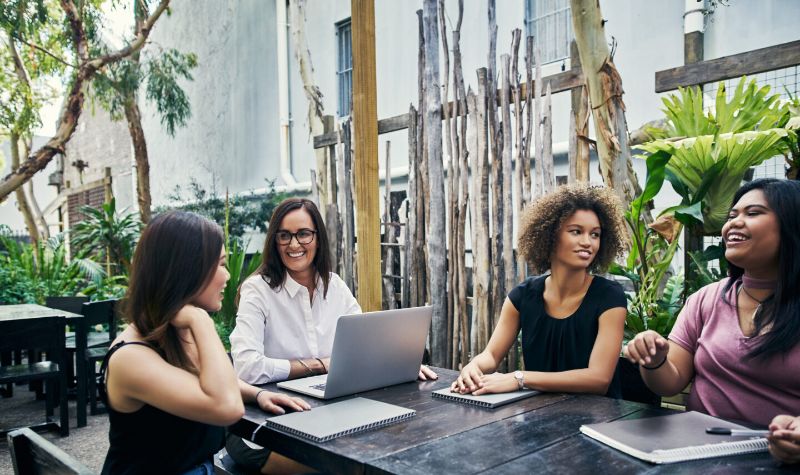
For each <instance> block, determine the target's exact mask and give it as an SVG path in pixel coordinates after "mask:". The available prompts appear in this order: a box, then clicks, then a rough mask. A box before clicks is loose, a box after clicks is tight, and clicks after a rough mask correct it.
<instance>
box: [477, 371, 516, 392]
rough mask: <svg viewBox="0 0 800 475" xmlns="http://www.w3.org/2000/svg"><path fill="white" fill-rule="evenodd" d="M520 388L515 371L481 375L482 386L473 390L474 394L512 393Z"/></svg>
mask: <svg viewBox="0 0 800 475" xmlns="http://www.w3.org/2000/svg"><path fill="white" fill-rule="evenodd" d="M517 389H519V383H518V382H517V379H516V378H515V377H514V373H492V374H487V375H484V376H483V377H481V387H480V389H478V390H477V391H473V392H472V395H473V396H480V395H481V394H498V393H510V392H511V391H516V390H517Z"/></svg>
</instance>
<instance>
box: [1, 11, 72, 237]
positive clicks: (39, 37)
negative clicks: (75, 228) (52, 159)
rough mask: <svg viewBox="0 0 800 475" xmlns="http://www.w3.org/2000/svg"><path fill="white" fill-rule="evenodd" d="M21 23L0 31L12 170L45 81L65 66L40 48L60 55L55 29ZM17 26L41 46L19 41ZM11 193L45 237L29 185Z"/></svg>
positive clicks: (34, 123) (23, 150)
mask: <svg viewBox="0 0 800 475" xmlns="http://www.w3.org/2000/svg"><path fill="white" fill-rule="evenodd" d="M6 8H9V5H8V4H3V5H2V6H0V12H3V13H2V14H4V15H5V14H6V13H5V11H4V9H6ZM20 23H21V22H13V23H12V22H8V23H4V24H3V25H2V29H0V70H1V71H2V75H0V137H2V138H3V139H5V140H7V141H8V142H9V145H10V151H11V169H12V170H16V169H17V168H18V167H19V165H20V161H21V157H26V156H27V155H28V152H29V151H30V149H31V145H32V141H33V131H34V130H35V129H36V128H37V127H39V126H40V125H41V117H40V115H39V110H40V108H41V107H42V105H43V104H44V103H46V102H48V101H49V100H52V99H53V97H54V94H55V91H54V89H53V87H52V86H51V85H50V84H51V82H52V81H53V80H54V79H56V78H57V77H59V76H61V75H62V74H63V70H64V64H63V63H61V62H59V61H57V60H56V59H55V58H54V56H50V55H47V54H45V53H44V52H43V50H44V48H46V50H47V51H55V52H58V53H59V54H60V53H61V52H62V51H63V48H62V46H61V45H62V42H61V41H60V39H59V38H58V36H57V35H56V34H54V33H55V32H54V31H53V30H52V29H48V28H46V27H36V26H35V25H32V24H28V25H26V24H20ZM17 30H22V31H23V33H24V34H25V36H27V37H28V38H29V39H30V40H31V41H32V42H33V43H32V44H38V45H44V48H41V49H36V48H32V47H29V46H28V44H26V43H23V42H21V41H20V40H19V37H20V34H19V31H17ZM0 165H2V163H0ZM29 185H30V184H29ZM15 194H16V199H17V205H18V207H19V209H20V212H21V213H22V215H23V217H24V219H25V224H26V227H27V228H28V233H29V234H30V236H31V238H32V239H33V241H38V240H39V238H40V236H42V237H44V238H47V237H49V233H48V228H47V224H46V223H44V219H43V218H42V216H41V211H39V206H38V204H37V202H36V198H35V196H34V194H33V187H32V186H29V188H28V193H27V195H26V193H25V191H24V189H23V188H22V187H19V188H17V189H16V190H15Z"/></svg>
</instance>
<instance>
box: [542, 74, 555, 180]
mask: <svg viewBox="0 0 800 475" xmlns="http://www.w3.org/2000/svg"><path fill="white" fill-rule="evenodd" d="M550 96H551V94H550V84H548V85H547V92H545V95H544V110H543V111H542V183H544V190H542V191H543V192H544V193H550V192H552V191H553V190H554V189H555V186H556V176H555V172H554V171H553V108H552V103H551V97H550Z"/></svg>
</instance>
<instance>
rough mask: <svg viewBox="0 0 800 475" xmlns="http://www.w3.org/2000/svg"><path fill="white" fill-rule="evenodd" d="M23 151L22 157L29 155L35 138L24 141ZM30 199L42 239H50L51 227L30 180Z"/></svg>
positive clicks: (28, 196) (28, 195)
mask: <svg viewBox="0 0 800 475" xmlns="http://www.w3.org/2000/svg"><path fill="white" fill-rule="evenodd" d="M22 147H23V148H22V151H21V153H20V156H21V157H27V156H28V153H29V152H30V150H31V148H32V147H33V138H32V137H28V138H26V139H25V140H23V141H22ZM27 198H28V201H29V203H30V205H31V211H32V213H33V219H34V221H35V222H37V223H38V224H39V233H40V236H41V238H42V239H49V238H50V228H49V227H48V226H47V220H45V219H44V215H43V214H42V209H41V208H40V207H39V202H38V201H37V200H36V193H35V192H34V191H33V182H32V181H29V182H28V193H27Z"/></svg>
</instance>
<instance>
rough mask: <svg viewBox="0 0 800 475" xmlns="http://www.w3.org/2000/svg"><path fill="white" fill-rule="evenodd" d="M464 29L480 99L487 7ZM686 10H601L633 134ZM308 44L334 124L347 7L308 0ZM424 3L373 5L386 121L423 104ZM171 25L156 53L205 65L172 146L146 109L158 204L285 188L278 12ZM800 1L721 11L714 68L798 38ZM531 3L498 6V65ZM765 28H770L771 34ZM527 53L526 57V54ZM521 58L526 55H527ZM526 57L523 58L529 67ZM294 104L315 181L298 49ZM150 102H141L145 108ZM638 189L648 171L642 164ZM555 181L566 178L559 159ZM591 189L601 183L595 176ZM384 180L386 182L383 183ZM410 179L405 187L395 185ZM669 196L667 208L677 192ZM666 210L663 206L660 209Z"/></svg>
mask: <svg viewBox="0 0 800 475" xmlns="http://www.w3.org/2000/svg"><path fill="white" fill-rule="evenodd" d="M465 3H466V5H465V6H466V9H467V10H466V11H465V13H464V20H463V25H462V42H461V49H462V52H463V55H464V61H463V71H464V77H465V80H466V82H467V86H468V87H472V88H473V89H475V88H476V75H475V71H476V69H477V68H479V67H483V66H485V65H486V56H487V51H488V33H487V22H486V13H487V1H486V0H470V1H469V2H465ZM684 3H685V2H682V1H678V0H672V1H666V2H665V1H661V0H642V1H633V0H629V1H619V0H601V8H602V10H603V14H604V18H606V19H607V20H608V22H607V23H606V32H607V35H608V38H609V42H611V40H612V38H613V39H614V41H615V51H616V55H615V58H614V60H615V64H616V66H617V68H618V70H619V72H620V74H621V76H622V80H623V87H624V89H625V95H624V97H623V99H624V101H625V105H626V117H627V121H628V127H629V129H631V130H633V129H636V128H638V127H639V126H640V125H642V124H643V123H645V122H647V121H649V120H652V119H656V118H659V117H662V113H661V111H660V108H661V95H658V94H655V93H654V83H655V72H656V71H659V70H663V69H667V68H671V67H676V66H680V65H682V64H683V12H684ZM306 5H307V11H306V14H307V24H306V35H307V40H308V45H309V49H310V51H311V57H312V62H313V66H314V82H315V83H316V84H317V86H319V88H320V90H321V92H322V94H323V103H324V110H325V113H326V114H331V115H333V114H335V113H336V110H337V104H336V100H337V84H336V60H337V58H336V54H337V51H336V36H335V34H336V29H335V24H336V23H337V22H339V21H341V20H344V19H346V18H348V17H350V2H349V1H348V0H308V1H307V4H306ZM421 7H422V1H420V0H417V1H402V2H398V1H396V0H376V2H375V9H376V18H375V26H376V62H377V87H378V104H377V108H378V117H379V118H386V117H391V116H394V115H398V114H403V113H405V112H407V111H408V107H409V104H411V103H416V102H417V97H418V91H417V54H418V51H417V46H418V43H417V38H418V26H417V15H416V10H418V9H419V8H421ZM446 9H447V16H448V30H451V29H452V27H453V25H454V23H455V21H456V9H457V1H456V0H447V1H446ZM172 10H173V14H172V15H170V16H165V17H163V18H162V19H161V20H160V21H159V23H158V25H157V26H156V28H155V30H154V31H153V33H152V42H151V44H150V46H148V49H147V53H146V54H148V53H151V52H153V51H155V50H156V49H158V48H172V47H176V48H179V49H180V50H181V51H185V52H188V51H191V52H194V53H196V54H197V56H198V61H199V66H198V68H197V69H196V70H195V71H194V73H193V74H194V77H195V79H194V81H187V82H185V83H184V87H185V89H186V91H187V93H188V94H189V99H190V101H191V104H192V117H191V119H190V120H189V123H188V124H187V126H186V127H185V128H183V129H179V130H178V131H177V133H176V136H175V137H174V138H172V137H169V136H168V135H167V134H166V133H165V132H164V130H163V127H162V126H161V124H160V122H159V119H158V117H157V115H156V114H155V110H154V108H153V107H152V105H148V104H142V110H143V116H144V129H145V135H146V138H147V140H148V145H149V149H150V159H151V167H152V172H151V185H152V189H153V190H152V191H153V197H154V202H155V203H156V204H159V203H163V202H164V201H165V200H166V197H167V195H168V194H169V193H171V192H172V191H173V189H174V187H175V185H176V184H179V185H186V184H188V183H189V181H190V179H195V180H197V181H199V182H200V183H201V184H203V185H205V186H206V187H207V188H209V189H212V190H214V191H217V192H218V193H223V192H224V191H225V189H229V190H230V191H232V192H242V191H247V190H251V189H254V188H260V187H263V186H264V181H263V180H264V179H265V178H272V179H276V180H277V183H278V184H281V183H282V180H281V177H280V157H279V154H280V151H279V139H280V137H279V131H280V120H279V117H278V76H277V75H278V72H277V69H278V68H277V51H276V48H277V46H276V45H277V39H276V37H277V31H276V18H275V16H276V8H275V1H273V0H227V1H215V2H194V1H191V0H175V1H174V2H173V3H172ZM798 14H800V2H795V1H793V0H761V1H758V2H754V1H752V0H751V1H747V2H736V3H733V4H732V5H731V6H720V7H718V8H717V10H716V12H715V13H714V14H713V16H712V17H711V19H713V21H709V22H708V23H707V31H706V36H705V51H706V58H707V59H711V58H715V57H719V56H724V55H728V54H734V53H738V52H742V51H746V50H750V49H753V48H758V47H763V46H768V45H773V44H778V43H782V42H786V41H792V40H795V39H797V38H798V37H799V36H800V35H799V34H798V33H797V32H796V31H797V30H796V28H795V23H796V21H795V20H794V19H795V18H797V17H798ZM524 15H525V8H524V1H523V0H517V1H511V0H502V1H499V2H497V24H498V37H497V54H498V70H499V58H500V55H502V54H505V53H509V52H510V43H511V30H512V29H513V28H521V29H523V33H524V32H525V23H524ZM767 26H768V27H767ZM523 50H524V48H523ZM521 56H523V55H521ZM522 61H523V58H522V57H521V58H520V63H521V66H522ZM562 66H563V67H565V68H569V67H570V64H569V61H565V62H563V64H562V62H556V63H552V64H549V65H545V67H544V68H543V74H544V75H545V76H547V75H549V74H553V73H556V72H559V71H560V70H561V68H562ZM289 89H290V90H289V102H290V111H291V117H290V119H291V122H290V123H291V132H290V137H291V150H292V153H291V164H292V165H291V170H292V172H293V174H294V177H295V179H296V180H297V181H300V182H303V181H307V180H308V178H309V170H310V169H311V168H313V167H314V166H315V158H314V151H313V147H312V142H311V138H310V137H309V132H308V123H307V101H306V98H305V95H304V94H303V91H302V82H301V80H300V77H299V72H298V67H297V63H296V60H295V57H294V52H293V50H292V45H291V42H289ZM569 101H570V99H569V94H567V93H562V94H558V95H556V96H554V97H553V140H554V142H555V147H554V148H555V150H556V151H559V150H560V151H562V156H563V151H565V150H566V141H567V136H568V118H569V115H568V114H569ZM143 102H144V101H143ZM387 140H390V141H391V142H392V145H391V150H392V167H393V168H394V169H396V170H397V171H398V172H402V170H403V169H404V168H405V167H406V163H407V134H406V133H405V131H400V132H395V133H392V134H386V135H382V136H381V137H380V138H379V160H380V163H381V168H383V162H384V155H385V150H386V145H385V142H386V141H387ZM635 165H636V169H637V172H638V174H639V177H640V180H642V181H643V180H644V178H645V169H644V163H643V161H640V160H637V161H636V162H635ZM556 167H557V168H556V172H557V174H565V171H564V164H563V159H561V158H557V163H556ZM591 172H592V179H593V180H595V181H599V174H598V172H597V165H596V163H593V164H592V166H591ZM381 176H383V172H381ZM400 180H401V179H400V178H399V177H398V180H396V183H398V182H399V181H400ZM664 197H665V198H666V199H667V200H669V199H671V197H670V196H669V194H668V192H667V194H665V195H664ZM657 205H658V203H657Z"/></svg>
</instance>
